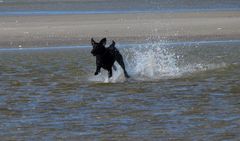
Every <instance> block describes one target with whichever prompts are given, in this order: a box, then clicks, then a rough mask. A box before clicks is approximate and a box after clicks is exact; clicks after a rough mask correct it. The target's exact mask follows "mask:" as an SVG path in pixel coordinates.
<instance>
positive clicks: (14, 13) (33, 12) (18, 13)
mask: <svg viewBox="0 0 240 141" xmlns="http://www.w3.org/2000/svg"><path fill="white" fill-rule="evenodd" d="M178 12H180V13H197V12H199V13H201V12H240V8H222V9H217V8H216V9H204V8H202V9H201V8H199V9H162V10H129V11H121V10H109V11H104V10H97V11H94V10H92V11H91V10H90V11H87V10H83V11H81V10H79V11H77V10H72V11H71V10H65V11H64V10H62V11H58V10H31V11H29V10H26V11H0V16H47V15H93V14H139V13H155V14H164V13H178Z"/></svg>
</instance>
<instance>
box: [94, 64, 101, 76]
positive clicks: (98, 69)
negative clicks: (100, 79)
mask: <svg viewBox="0 0 240 141" xmlns="http://www.w3.org/2000/svg"><path fill="white" fill-rule="evenodd" d="M100 70H101V67H100V66H97V69H96V72H95V73H94V75H98V74H99V72H100Z"/></svg>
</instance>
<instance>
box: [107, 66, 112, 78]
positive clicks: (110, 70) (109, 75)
mask: <svg viewBox="0 0 240 141" xmlns="http://www.w3.org/2000/svg"><path fill="white" fill-rule="evenodd" d="M111 77H112V68H110V69H108V78H111Z"/></svg>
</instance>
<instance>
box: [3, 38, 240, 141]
mask: <svg viewBox="0 0 240 141" xmlns="http://www.w3.org/2000/svg"><path fill="white" fill-rule="evenodd" d="M239 45H240V41H238V40H232V41H230V40H227V41H224V40H222V41H210V42H209V41H202V42H166V41H155V42H150V41H149V42H146V43H145V44H125V45H121V44H117V47H118V48H119V50H120V52H121V53H122V55H123V57H124V62H125V64H126V69H127V71H128V72H129V75H130V76H131V78H130V79H126V78H124V75H123V72H122V70H121V68H120V67H119V65H118V64H116V65H117V71H113V77H112V78H110V79H108V77H107V72H106V71H105V70H101V74H99V75H98V76H94V71H95V58H94V56H92V55H91V54H90V50H91V48H90V47H88V46H86V47H70V48H68V47H61V48H38V49H34V48H32V49H31V48H30V49H0V137H1V139H2V140H9V139H10V140H32V139H39V140H55V139H56V140H58V139H61V140H66V139H70V140H71V139H72V140H96V139H99V140H108V139H113V140H114V139H116V140H118V139H121V140H159V139H162V140H169V139H173V140H174V139H180V140H202V139H203V140H228V139H229V140H238V139H239V138H240V136H239V131H240V124H239V123H240V114H239V113H240V108H239V107H240V102H239V99H240V95H239V94H240V71H239V69H240V62H239V60H240V55H239V54H240V47H239Z"/></svg>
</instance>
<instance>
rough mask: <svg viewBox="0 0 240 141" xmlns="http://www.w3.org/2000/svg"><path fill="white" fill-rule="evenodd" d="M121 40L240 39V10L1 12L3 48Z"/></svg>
mask: <svg viewBox="0 0 240 141" xmlns="http://www.w3.org/2000/svg"><path fill="white" fill-rule="evenodd" d="M91 37H94V38H97V39H99V38H102V37H107V38H109V39H111V40H116V41H117V42H135V43H137V42H145V41H146V39H147V38H149V37H152V38H158V39H164V40H211V39H213V40H215V39H240V12H201V13H164V14H160V13H152V14H151V13H137V14H95V15H94V14H92V15H48V16H47V15H45V16H1V17H0V48H3V47H4V48H5V47H18V46H21V47H47V46H64V45H66V46H68V45H69V46H71V45H83V44H89V40H90V38H91Z"/></svg>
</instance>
